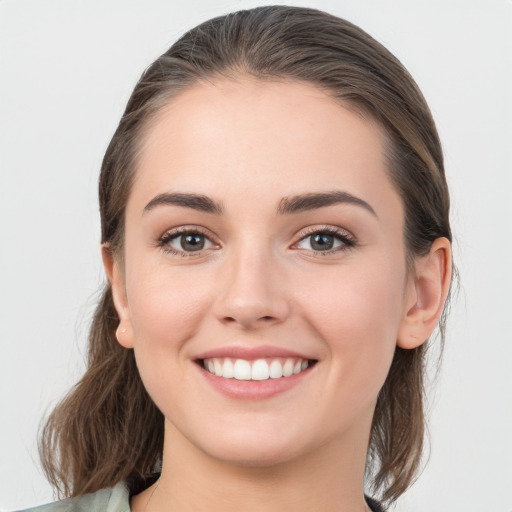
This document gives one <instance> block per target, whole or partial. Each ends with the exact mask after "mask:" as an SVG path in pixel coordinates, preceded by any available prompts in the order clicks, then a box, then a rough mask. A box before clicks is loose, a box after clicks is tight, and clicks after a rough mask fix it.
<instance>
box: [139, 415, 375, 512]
mask: <svg viewBox="0 0 512 512" xmlns="http://www.w3.org/2000/svg"><path fill="white" fill-rule="evenodd" d="M347 437H348V438H350V439H347V438H345V436H343V438H342V439H336V440H333V441H332V442H330V443H327V444H325V445H324V446H321V447H318V448H317V449H315V450H312V452H311V453H309V454H307V455H303V456H301V457H296V458H294V459H293V460H288V461H284V462H280V463H278V464H273V465H266V466H261V465H260V466H254V465H252V466H251V465H242V464H234V463H231V462H225V461H221V460H218V459H214V458H212V457H210V456H209V455H208V454H206V453H204V452H203V451H201V450H199V449H198V448H197V447H196V446H194V445H193V444H191V443H190V442H189V441H188V440H187V439H185V438H184V437H183V436H182V435H181V433H180V432H179V431H177V430H176V429H175V428H174V427H173V426H172V425H170V424H166V432H165V446H164V456H163V464H162V473H161V476H160V479H159V480H158V482H157V483H156V484H155V485H153V486H152V487H151V488H149V489H147V490H146V491H144V492H143V493H141V494H139V495H138V496H136V497H134V498H133V499H132V503H131V505H132V511H133V512H189V511H190V512H192V511H194V512H203V511H204V512H206V511H208V512H211V511H212V510H222V511H223V512H231V511H239V510H244V512H253V511H258V512H259V511H261V510H265V511H266V512H274V511H275V512H277V511H282V510H294V512H302V511H304V512H305V511H308V512H310V511H311V510H322V511H323V512H331V511H332V512H340V511H343V512H363V511H365V512H366V511H368V510H369V509H368V507H367V505H366V503H365V502H364V496H363V481H364V468H365V461H366V450H367V442H366V440H367V436H366V440H365V439H364V438H363V439H362V440H361V435H360V434H358V435H357V436H356V437H357V438H358V439H357V438H356V439H354V437H353V436H350V435H349V436H347ZM348 441H350V442H348Z"/></svg>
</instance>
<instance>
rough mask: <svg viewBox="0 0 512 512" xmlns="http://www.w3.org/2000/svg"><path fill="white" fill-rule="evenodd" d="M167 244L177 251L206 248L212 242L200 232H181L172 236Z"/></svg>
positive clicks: (192, 250)
mask: <svg viewBox="0 0 512 512" xmlns="http://www.w3.org/2000/svg"><path fill="white" fill-rule="evenodd" d="M169 245H170V246H171V247H172V248H173V249H176V250H178V251H184V252H194V251H202V250H203V249H208V248H209V247H211V246H212V242H211V241H210V240H209V239H208V238H207V237H206V236H205V235H203V234H201V233H183V234H181V235H178V236H175V237H174V238H172V239H171V240H170V242H169Z"/></svg>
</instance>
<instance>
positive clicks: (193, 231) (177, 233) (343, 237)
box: [157, 226, 357, 258]
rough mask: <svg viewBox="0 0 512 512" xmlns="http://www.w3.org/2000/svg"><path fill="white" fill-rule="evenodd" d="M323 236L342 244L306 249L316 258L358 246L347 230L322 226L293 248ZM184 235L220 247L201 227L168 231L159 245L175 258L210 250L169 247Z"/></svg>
mask: <svg viewBox="0 0 512 512" xmlns="http://www.w3.org/2000/svg"><path fill="white" fill-rule="evenodd" d="M322 234H326V235H329V236H332V237H334V238H336V239H337V240H338V241H340V242H341V245H340V246H338V247H334V248H332V249H327V250H324V251H315V250H312V249H305V250H307V251H308V252H311V253H313V254H314V255H315V256H320V257H323V256H328V255H332V254H335V253H341V252H344V251H347V250H349V249H351V248H353V247H355V246H356V245H357V242H356V240H355V238H354V236H353V235H352V234H350V233H349V232H347V231H345V230H341V229H339V228H334V227H332V226H322V227H320V228H318V227H311V228H306V230H305V231H303V232H302V233H301V235H300V238H299V240H298V241H297V242H295V243H294V244H293V246H292V248H296V246H297V245H298V244H299V243H300V242H302V241H304V240H306V239H307V238H308V237H312V236H313V235H322ZM184 235H201V236H203V237H205V239H207V240H208V241H209V242H210V243H211V244H212V245H213V246H217V247H218V246H219V245H218V244H216V243H215V242H213V241H212V239H211V238H212V237H211V236H210V235H209V234H207V233H206V232H205V231H204V230H203V229H201V228H200V227H196V226H194V227H180V228H176V229H173V230H171V231H167V232H166V233H164V234H163V235H162V236H161V237H160V239H159V240H158V244H157V245H158V247H160V248H161V249H162V250H163V251H164V252H165V253H167V254H171V255H173V256H180V257H182V258H190V257H194V256H199V255H202V254H203V252H204V251H205V250H208V249H200V250H198V251H179V250H176V249H173V248H172V247H171V246H170V245H169V244H170V242H171V241H172V240H174V239H176V238H178V237H181V236H184ZM296 250H299V249H298V248H296Z"/></svg>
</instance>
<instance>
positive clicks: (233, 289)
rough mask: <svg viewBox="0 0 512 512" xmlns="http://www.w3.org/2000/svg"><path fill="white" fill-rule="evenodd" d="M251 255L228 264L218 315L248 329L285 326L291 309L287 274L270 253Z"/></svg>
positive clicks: (222, 320)
mask: <svg viewBox="0 0 512 512" xmlns="http://www.w3.org/2000/svg"><path fill="white" fill-rule="evenodd" d="M248 252H249V253H250V254H247V253H246V254H238V255H234V256H233V258H230V259H228V260H227V261H226V262H225V267H224V268H223V270H222V278H221V283H222V284H221V286H220V287H219V289H220V293H219V294H218V296H217V299H216V302H215V307H214V310H215V315H216V317H217V318H218V320H219V321H221V322H222V323H224V324H231V325H233V326H236V327H240V328H243V329H248V330H253V329H257V328H261V327H264V326H270V325H274V324H278V323H281V322H283V321H284V320H285V319H286V317H287V316H288V314H289V308H290V303H289V300H288V298H287V293H286V287H285V285H284V284H285V283H284V274H283V272H282V270H280V269H279V268H278V265H277V263H276V262H275V261H273V260H272V257H271V256H269V255H268V254H263V253H262V252H258V253H256V252H254V251H253V252H251V251H248Z"/></svg>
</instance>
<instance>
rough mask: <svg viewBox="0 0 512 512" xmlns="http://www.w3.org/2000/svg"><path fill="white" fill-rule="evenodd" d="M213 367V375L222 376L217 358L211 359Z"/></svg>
mask: <svg viewBox="0 0 512 512" xmlns="http://www.w3.org/2000/svg"><path fill="white" fill-rule="evenodd" d="M213 369H214V370H215V375H217V377H222V373H223V372H222V365H221V364H220V361H219V360H218V359H214V360H213Z"/></svg>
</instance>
